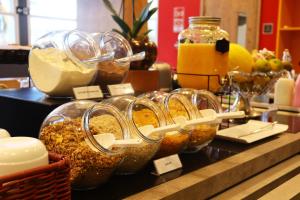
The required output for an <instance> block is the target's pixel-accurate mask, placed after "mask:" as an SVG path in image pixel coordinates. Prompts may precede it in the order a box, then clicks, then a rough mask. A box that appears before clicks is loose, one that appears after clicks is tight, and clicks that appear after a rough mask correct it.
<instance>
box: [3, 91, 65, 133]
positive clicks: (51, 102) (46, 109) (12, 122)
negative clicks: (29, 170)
mask: <svg viewBox="0 0 300 200" xmlns="http://www.w3.org/2000/svg"><path fill="white" fill-rule="evenodd" d="M68 101H70V99H51V98H48V97H47V96H46V95H45V94H43V93H41V92H40V91H38V90H37V89H36V88H22V89H6V90H0V110H1V112H0V127H1V128H4V129H7V130H8V131H9V132H10V134H11V135H12V136H30V137H36V138H37V137H38V133H39V129H40V126H41V124H42V122H43V120H44V119H45V117H46V116H47V115H48V114H49V113H50V112H51V111H52V110H53V109H55V108H56V107H58V106H59V105H61V104H63V103H66V102H68Z"/></svg>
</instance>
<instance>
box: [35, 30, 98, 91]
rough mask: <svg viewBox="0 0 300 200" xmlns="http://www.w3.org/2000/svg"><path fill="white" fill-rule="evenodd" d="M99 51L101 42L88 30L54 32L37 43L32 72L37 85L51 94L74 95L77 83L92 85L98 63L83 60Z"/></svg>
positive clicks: (92, 56) (79, 84)
mask: <svg viewBox="0 0 300 200" xmlns="http://www.w3.org/2000/svg"><path fill="white" fill-rule="evenodd" d="M99 55H101V53H100V49H99V46H98V44H97V43H96V42H95V40H94V39H93V38H92V37H91V36H90V35H88V34H86V33H84V32H80V31H77V30H73V31H56V32H50V33H48V34H46V35H44V36H42V37H41V38H39V39H38V40H37V41H36V42H35V43H34V44H33V47H32V49H31V51H30V54H29V73H30V76H31V78H32V81H33V83H34V85H35V86H36V87H37V88H38V89H39V90H40V91H42V92H44V93H46V94H47V95H49V96H53V97H64V96H72V89H73V87H80V86H86V85H89V84H90V83H92V82H93V80H94V78H95V76H96V73H97V70H96V64H95V63H87V62H83V60H85V59H90V58H94V57H97V56H99Z"/></svg>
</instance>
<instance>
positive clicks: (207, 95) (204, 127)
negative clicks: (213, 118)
mask: <svg viewBox="0 0 300 200" xmlns="http://www.w3.org/2000/svg"><path fill="white" fill-rule="evenodd" d="M172 93H174V94H182V95H184V96H186V97H187V98H188V99H189V101H190V102H191V103H192V104H193V105H194V106H195V107H196V108H197V109H198V110H199V111H201V110H203V109H213V110H215V111H216V112H217V113H222V106H221V104H220V102H219V100H218V98H217V97H216V96H215V95H214V94H213V93H211V92H209V91H206V90H195V89H190V88H180V89H176V90H174V91H172ZM199 117H204V116H202V115H201V112H198V118H199ZM219 122H220V121H219ZM219 122H217V123H212V124H201V125H197V126H196V127H195V129H194V130H193V131H192V132H191V136H190V140H189V143H188V145H187V148H186V149H185V152H197V151H199V150H200V149H202V148H203V147H205V146H207V145H208V144H209V143H210V142H211V141H212V140H213V138H214V137H215V135H216V133H217V130H218V128H219Z"/></svg>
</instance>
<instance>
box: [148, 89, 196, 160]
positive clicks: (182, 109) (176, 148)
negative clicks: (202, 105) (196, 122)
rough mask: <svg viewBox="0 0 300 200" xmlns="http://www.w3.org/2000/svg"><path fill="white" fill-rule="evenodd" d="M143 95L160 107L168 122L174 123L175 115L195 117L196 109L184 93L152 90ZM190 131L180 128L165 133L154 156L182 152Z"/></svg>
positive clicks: (187, 118)
mask: <svg viewBox="0 0 300 200" xmlns="http://www.w3.org/2000/svg"><path fill="white" fill-rule="evenodd" d="M144 96H145V97H147V98H149V99H151V100H152V101H154V102H156V103H157V104H158V105H159V106H160V107H161V108H162V110H163V111H164V113H165V115H166V117H167V119H168V123H169V124H176V122H177V120H176V118H177V117H184V118H185V120H187V121H188V120H192V119H196V118H197V115H198V114H197V109H196V108H195V107H194V106H193V105H192V104H191V103H190V101H189V100H188V99H187V98H186V97H185V96H184V95H181V94H169V93H166V92H161V91H154V92H150V93H146V94H144ZM191 131H192V129H180V130H179V131H177V132H174V131H173V132H169V133H166V135H165V137H164V139H163V141H162V143H161V146H160V150H159V151H158V153H157V155H156V156H157V157H162V156H167V155H171V154H175V153H180V152H182V151H183V150H184V149H185V148H186V147H187V145H188V143H189V140H190V139H189V138H190V132H191Z"/></svg>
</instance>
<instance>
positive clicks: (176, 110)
mask: <svg viewBox="0 0 300 200" xmlns="http://www.w3.org/2000/svg"><path fill="white" fill-rule="evenodd" d="M164 108H165V110H166V111H167V113H168V114H169V115H170V117H171V119H172V120H173V122H175V121H174V119H175V118H177V117H179V116H182V117H184V118H185V119H186V120H192V119H195V118H197V111H196V109H195V108H194V106H193V105H192V104H191V102H190V101H189V100H188V99H187V98H186V97H185V96H184V95H182V94H177V93H171V94H168V95H167V96H166V98H165V99H164Z"/></svg>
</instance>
